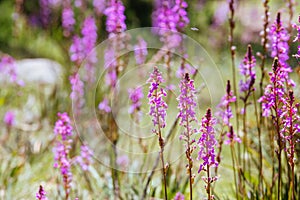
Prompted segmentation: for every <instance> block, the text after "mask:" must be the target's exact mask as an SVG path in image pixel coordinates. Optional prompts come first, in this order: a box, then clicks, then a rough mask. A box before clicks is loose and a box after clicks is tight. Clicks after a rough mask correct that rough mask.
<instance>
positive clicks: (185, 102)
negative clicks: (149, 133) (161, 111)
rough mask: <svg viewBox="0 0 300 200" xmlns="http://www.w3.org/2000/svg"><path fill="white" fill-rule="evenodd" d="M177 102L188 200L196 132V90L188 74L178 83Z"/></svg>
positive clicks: (191, 196) (191, 187)
mask: <svg viewBox="0 0 300 200" xmlns="http://www.w3.org/2000/svg"><path fill="white" fill-rule="evenodd" d="M177 100H178V109H179V114H178V116H177V118H179V120H180V122H179V125H180V126H182V127H183V128H184V132H183V133H182V135H181V136H180V139H182V140H183V141H184V142H185V143H186V144H185V148H186V150H185V155H186V158H187V161H188V164H187V165H186V168H187V171H188V175H189V180H190V199H193V182H194V178H195V175H194V174H192V168H193V158H192V153H193V151H194V150H195V148H196V146H195V139H192V136H193V135H194V133H195V132H196V130H195V129H193V127H192V123H193V122H197V119H196V112H195V110H196V106H197V103H196V90H195V86H194V81H193V80H191V79H190V77H189V74H188V73H186V74H185V75H184V76H183V78H182V80H181V82H180V95H179V97H178V98H177Z"/></svg>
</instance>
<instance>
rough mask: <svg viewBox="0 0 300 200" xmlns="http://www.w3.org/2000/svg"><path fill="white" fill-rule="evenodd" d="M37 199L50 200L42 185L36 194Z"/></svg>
mask: <svg viewBox="0 0 300 200" xmlns="http://www.w3.org/2000/svg"><path fill="white" fill-rule="evenodd" d="M35 197H36V199H37V200H48V198H47V197H46V192H45V190H44V188H43V186H41V185H40V188H39V191H38V192H37V193H36V195H35Z"/></svg>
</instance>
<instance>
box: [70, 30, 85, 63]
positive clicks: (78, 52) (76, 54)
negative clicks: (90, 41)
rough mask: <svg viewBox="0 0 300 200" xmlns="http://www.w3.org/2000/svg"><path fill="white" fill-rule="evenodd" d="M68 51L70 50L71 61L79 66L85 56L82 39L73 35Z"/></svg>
mask: <svg viewBox="0 0 300 200" xmlns="http://www.w3.org/2000/svg"><path fill="white" fill-rule="evenodd" d="M69 52H70V57H71V61H72V62H75V63H76V64H77V65H78V66H79V65H80V64H81V62H82V61H83V59H84V58H85V54H84V45H83V43H82V40H81V38H80V37H78V36H77V35H75V36H74V37H73V43H72V45H71V46H70V50H69Z"/></svg>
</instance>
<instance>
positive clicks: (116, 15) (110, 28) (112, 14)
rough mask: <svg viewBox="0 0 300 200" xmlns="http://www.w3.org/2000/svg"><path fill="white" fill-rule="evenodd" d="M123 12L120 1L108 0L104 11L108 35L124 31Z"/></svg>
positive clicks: (123, 8)
mask: <svg viewBox="0 0 300 200" xmlns="http://www.w3.org/2000/svg"><path fill="white" fill-rule="evenodd" d="M124 11H125V7H124V5H123V3H122V1H121V0H110V3H109V6H108V7H107V8H106V9H105V11H104V14H105V15H106V17H107V19H106V31H107V32H108V33H121V32H123V31H125V30H126V24H125V19H126V17H125V15H124Z"/></svg>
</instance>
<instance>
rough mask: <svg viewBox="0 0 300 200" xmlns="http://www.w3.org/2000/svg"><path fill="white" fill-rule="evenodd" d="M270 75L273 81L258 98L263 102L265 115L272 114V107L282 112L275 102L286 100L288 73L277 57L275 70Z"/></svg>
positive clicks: (277, 111)
mask: <svg viewBox="0 0 300 200" xmlns="http://www.w3.org/2000/svg"><path fill="white" fill-rule="evenodd" d="M269 75H270V81H271V83H270V84H269V85H267V86H266V88H265V93H264V95H263V96H262V97H261V98H259V99H258V102H259V103H261V104H262V109H263V113H262V114H263V116H264V117H268V116H270V115H271V109H275V112H276V113H281V111H280V108H279V107H278V106H275V104H278V102H284V101H285V99H284V98H283V97H284V94H285V83H286V78H287V73H286V71H285V69H284V68H283V66H282V65H281V63H279V60H278V58H277V57H276V58H275V60H274V63H273V72H270V73H269Z"/></svg>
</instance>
